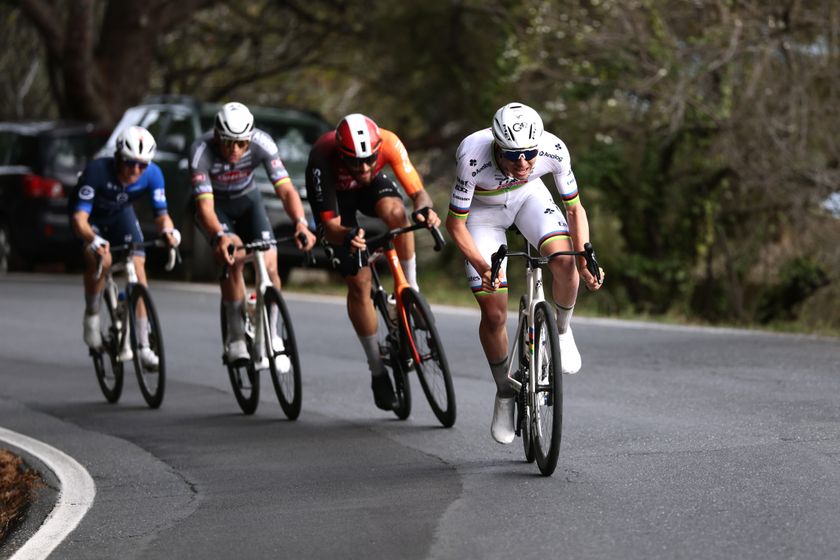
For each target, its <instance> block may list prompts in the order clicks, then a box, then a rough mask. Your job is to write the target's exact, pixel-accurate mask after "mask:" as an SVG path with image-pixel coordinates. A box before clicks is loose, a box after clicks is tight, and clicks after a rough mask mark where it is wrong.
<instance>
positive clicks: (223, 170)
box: [190, 102, 315, 371]
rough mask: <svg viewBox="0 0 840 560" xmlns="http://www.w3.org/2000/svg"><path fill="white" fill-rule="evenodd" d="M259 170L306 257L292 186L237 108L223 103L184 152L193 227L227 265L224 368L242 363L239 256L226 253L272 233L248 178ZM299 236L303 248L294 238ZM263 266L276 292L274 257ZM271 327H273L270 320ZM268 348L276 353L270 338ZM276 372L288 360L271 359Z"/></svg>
mask: <svg viewBox="0 0 840 560" xmlns="http://www.w3.org/2000/svg"><path fill="white" fill-rule="evenodd" d="M261 165H262V166H263V167H264V168H265V170H266V172H267V173H268V177H269V179H270V180H271V182H272V184H273V185H274V188H275V191H276V193H277V196H278V197H280V200H282V201H283V207H284V208H285V210H286V213H287V214H288V215H289V218H291V219H292V221H293V222H294V223H295V243H297V245H298V248H299V249H301V250H303V251H306V250H309V249H311V248H312V246H313V245H314V243H315V236H314V235H313V234H312V232H311V231H309V227H308V226H307V223H306V217H305V215H304V213H303V204H302V203H301V200H300V196H299V195H298V192H297V190H296V189H295V188H294V185H292V181H291V178H290V177H289V173H288V172H287V171H286V168H285V166H284V165H283V162H282V161H281V160H280V154H279V152H278V149H277V144H275V142H274V140H273V139H272V138H271V136H270V135H269V134H268V133H266V132H264V131H262V130H260V129H258V128H254V116H253V115H252V114H251V112H250V111H249V110H248V108H247V107H246V106H245V105H243V104H242V103H235V102H234V103H227V104H225V105H224V106H223V107H222V109H221V110H220V111H219V112H218V114H217V115H216V120H215V124H214V127H213V130H212V131H210V132H207V133H206V134H204V135H203V136H202V137H201V138H199V139H198V140H196V142H195V143H194V144H193V146H192V148H191V151H190V172H191V175H192V185H193V197H194V198H195V204H196V222H197V223H198V224H199V225H200V226H201V229H202V230H203V231H204V234H205V235H206V236H207V239H208V241H209V242H210V244H211V245H212V246H213V247H214V248H215V256H216V260H217V261H218V262H219V264H225V263H226V264H228V265H229V266H230V267H231V268H230V274H229V275H228V277H227V278H223V279H222V280H221V287H222V304H223V305H224V306H225V311H226V316H227V318H228V325H227V332H228V340H226V341H225V354H226V356H227V360H228V362H229V363H232V364H236V363H241V362H242V361H244V360H247V359H248V348H247V346H246V344H245V333H244V330H243V326H244V325H243V322H242V320H241V318H242V317H243V314H242V313H243V305H244V299H245V283H244V280H243V278H242V268H243V266H244V255H243V254H242V253H236V254H235V255H231V254H230V253H229V252H228V247H230V246H231V245H241V244H243V243H248V242H251V241H257V240H265V241H269V240H273V239H274V232H273V230H272V228H271V223H270V222H269V220H268V215H267V214H266V211H265V206H264V205H263V201H262V196H261V195H260V192H259V189H258V188H257V185H256V183H255V181H254V173H255V171H256V169H257V167H259V166H261ZM300 233H303V234H304V236H305V239H306V241H305V243H301V242H300V241H299V240H298V239H297V236H298V234H300ZM265 263H266V267H267V268H268V273H269V276H270V277H271V281H272V283H273V284H274V286H275V287H277V288H278V289H279V288H280V276H279V275H278V274H277V251H276V250H275V249H271V250H270V251H266V253H265ZM271 324H276V320H275V319H274V318H272V320H271ZM272 335H274V337H275V341H274V347H275V348H282V339H281V338H280V337H279V336H277V334H276V333H272ZM277 359H278V360H282V361H283V362H284V363H278V367H279V368H280V369H281V370H284V371H285V370H287V369H288V367H289V363H288V359H289V358H288V357H287V356H285V355H282V354H281V355H280V356H278V358H277Z"/></svg>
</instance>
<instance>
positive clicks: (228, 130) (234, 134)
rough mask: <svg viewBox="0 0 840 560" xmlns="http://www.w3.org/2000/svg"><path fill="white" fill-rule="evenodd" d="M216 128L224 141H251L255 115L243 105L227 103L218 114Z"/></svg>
mask: <svg viewBox="0 0 840 560" xmlns="http://www.w3.org/2000/svg"><path fill="white" fill-rule="evenodd" d="M214 128H215V130H216V133H217V134H218V135H219V137H220V138H222V139H223V140H250V139H251V135H252V134H254V115H252V114H251V111H249V110H248V107H246V106H245V105H243V104H242V103H237V102H235V101H233V102H231V103H225V104H224V105H223V106H222V110H221V111H219V112H218V113H216V123H215V125H214Z"/></svg>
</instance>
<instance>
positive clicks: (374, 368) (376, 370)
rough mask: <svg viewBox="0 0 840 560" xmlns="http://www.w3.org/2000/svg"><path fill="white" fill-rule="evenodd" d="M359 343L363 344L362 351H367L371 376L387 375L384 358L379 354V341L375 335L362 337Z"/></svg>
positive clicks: (366, 355)
mask: <svg viewBox="0 0 840 560" xmlns="http://www.w3.org/2000/svg"><path fill="white" fill-rule="evenodd" d="M359 342H361V343H362V349H363V350H364V351H365V357H366V358H367V363H368V367H369V368H370V374H371V375H373V376H377V375H385V374H386V373H387V372H386V371H385V364H383V363H382V356H381V355H380V353H379V341H378V340H377V338H376V335H375V334H372V335H370V336H360V337H359Z"/></svg>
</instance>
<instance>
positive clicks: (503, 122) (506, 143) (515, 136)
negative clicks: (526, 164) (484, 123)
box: [491, 103, 543, 150]
mask: <svg viewBox="0 0 840 560" xmlns="http://www.w3.org/2000/svg"><path fill="white" fill-rule="evenodd" d="M491 128H492V129H493V138H494V139H495V140H496V144H497V145H498V146H499V147H500V148H501V149H503V150H530V149H532V148H536V147H537V144H539V142H540V137H541V136H542V133H543V122H542V118H540V115H539V114H538V113H537V112H536V111H534V110H533V109H531V108H530V107H528V106H527V105H523V104H522V103H508V104H507V105H505V106H504V107H502V108H501V109H499V110H498V111H496V114H495V115H493V126H492V127H491Z"/></svg>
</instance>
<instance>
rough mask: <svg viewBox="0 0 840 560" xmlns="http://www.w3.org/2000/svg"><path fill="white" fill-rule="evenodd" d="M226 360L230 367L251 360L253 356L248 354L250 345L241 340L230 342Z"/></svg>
mask: <svg viewBox="0 0 840 560" xmlns="http://www.w3.org/2000/svg"><path fill="white" fill-rule="evenodd" d="M225 358H226V359H227V363H228V364H230V365H235V364H237V363H242V362H247V361H248V360H250V359H251V355H250V354H249V353H248V345H247V344H245V339H242V338H240V339H239V340H232V341H230V343H229V344H228V347H227V351H226V352H225Z"/></svg>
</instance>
